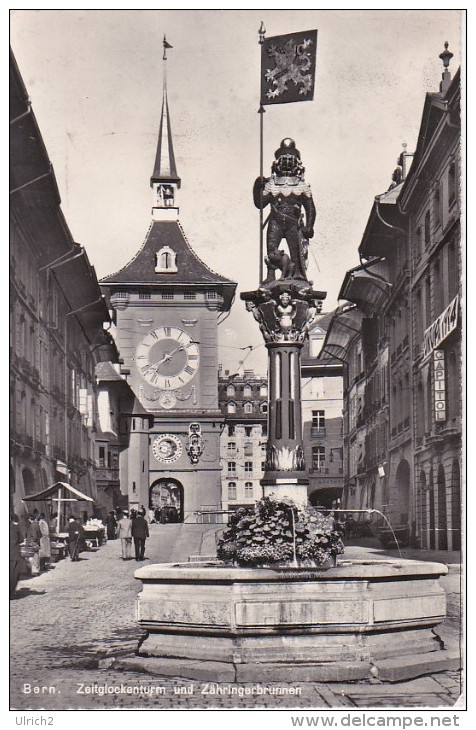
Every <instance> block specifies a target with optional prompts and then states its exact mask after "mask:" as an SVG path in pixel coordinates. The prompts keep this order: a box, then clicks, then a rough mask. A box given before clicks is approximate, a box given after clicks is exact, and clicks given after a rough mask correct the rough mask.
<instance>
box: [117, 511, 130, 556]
mask: <svg viewBox="0 0 476 730" xmlns="http://www.w3.org/2000/svg"><path fill="white" fill-rule="evenodd" d="M116 534H117V537H120V538H121V548H122V559H123V560H130V559H131V557H132V556H131V549H132V535H131V520H130V519H129V515H128V513H127V512H123V514H122V517H121V519H120V520H119V522H118V523H117V532H116Z"/></svg>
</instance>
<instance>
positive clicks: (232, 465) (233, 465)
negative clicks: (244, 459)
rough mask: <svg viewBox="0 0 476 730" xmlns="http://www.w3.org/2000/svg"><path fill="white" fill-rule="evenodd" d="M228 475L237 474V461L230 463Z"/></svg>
mask: <svg viewBox="0 0 476 730" xmlns="http://www.w3.org/2000/svg"><path fill="white" fill-rule="evenodd" d="M228 474H236V461H229V462H228Z"/></svg>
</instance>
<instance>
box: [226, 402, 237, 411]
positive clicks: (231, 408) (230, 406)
mask: <svg viewBox="0 0 476 730" xmlns="http://www.w3.org/2000/svg"><path fill="white" fill-rule="evenodd" d="M227 411H228V413H236V403H234V402H233V401H232V400H231V401H230V402H229V403H228V405H227Z"/></svg>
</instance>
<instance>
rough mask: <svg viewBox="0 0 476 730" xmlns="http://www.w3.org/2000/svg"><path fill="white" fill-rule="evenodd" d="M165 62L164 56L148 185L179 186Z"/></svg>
mask: <svg viewBox="0 0 476 730" xmlns="http://www.w3.org/2000/svg"><path fill="white" fill-rule="evenodd" d="M166 63H167V59H166V58H164V94H163V99H162V112H161V115H160V127H159V139H158V142H157V153H156V155H155V164H154V172H153V173H152V177H151V178H150V185H151V187H152V186H153V184H154V183H155V182H169V183H170V182H173V183H176V184H177V187H179V188H180V178H179V176H178V174H177V166H176V164H175V155H174V146H173V142H172V127H171V125H170V113H169V104H168V100H167V76H166V71H165V64H166Z"/></svg>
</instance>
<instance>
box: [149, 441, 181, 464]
mask: <svg viewBox="0 0 476 730" xmlns="http://www.w3.org/2000/svg"><path fill="white" fill-rule="evenodd" d="M152 453H153V454H154V456H155V458H156V459H157V461H160V462H161V463H162V464H172V463H173V462H174V461H177V459H180V457H181V456H182V442H181V441H180V439H179V438H178V437H177V436H174V435H173V434H164V435H163V436H157V437H156V438H155V439H154V442H153V444H152Z"/></svg>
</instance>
